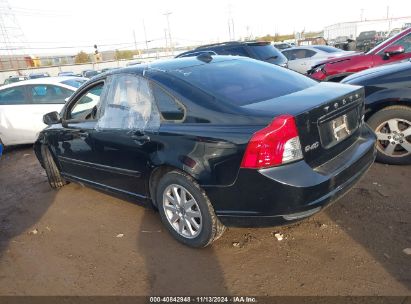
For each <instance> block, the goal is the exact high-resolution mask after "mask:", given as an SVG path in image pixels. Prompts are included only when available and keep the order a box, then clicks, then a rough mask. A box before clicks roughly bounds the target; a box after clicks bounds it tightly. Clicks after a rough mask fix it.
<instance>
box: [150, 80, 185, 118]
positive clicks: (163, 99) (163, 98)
mask: <svg viewBox="0 0 411 304" xmlns="http://www.w3.org/2000/svg"><path fill="white" fill-rule="evenodd" d="M152 90H153V95H154V100H155V101H156V104H157V108H158V110H159V111H160V114H161V117H162V118H163V119H164V120H170V121H177V120H182V119H183V118H184V109H183V107H182V106H181V105H180V103H179V102H178V101H177V100H176V99H175V98H174V97H172V96H171V95H169V94H168V93H166V92H165V91H164V90H163V89H162V88H160V86H158V85H157V84H155V83H153V84H152Z"/></svg>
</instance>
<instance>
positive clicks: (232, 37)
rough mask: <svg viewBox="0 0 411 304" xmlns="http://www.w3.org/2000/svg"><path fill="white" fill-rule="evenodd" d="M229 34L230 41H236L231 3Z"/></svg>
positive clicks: (229, 8)
mask: <svg viewBox="0 0 411 304" xmlns="http://www.w3.org/2000/svg"><path fill="white" fill-rule="evenodd" d="M228 34H229V37H230V40H235V30H234V19H233V17H232V14H231V3H230V4H229V5H228Z"/></svg>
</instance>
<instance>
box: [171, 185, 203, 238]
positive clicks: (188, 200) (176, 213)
mask: <svg viewBox="0 0 411 304" xmlns="http://www.w3.org/2000/svg"><path fill="white" fill-rule="evenodd" d="M163 208H164V213H165V215H166V218H167V220H168V222H169V223H170V225H171V226H172V227H173V229H174V230H175V231H176V232H177V233H178V234H179V235H181V236H182V237H185V238H189V239H193V238H195V237H196V236H198V235H199V233H200V232H201V229H202V217H201V211H200V208H199V206H198V204H197V201H196V200H195V198H194V197H193V195H192V194H191V193H190V192H189V191H188V190H187V189H186V188H184V187H183V186H181V185H176V184H172V185H169V186H168V187H167V188H166V189H165V190H164V192H163Z"/></svg>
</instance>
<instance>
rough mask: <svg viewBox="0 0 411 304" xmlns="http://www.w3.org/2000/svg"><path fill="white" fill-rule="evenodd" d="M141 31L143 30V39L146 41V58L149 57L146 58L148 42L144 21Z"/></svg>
mask: <svg viewBox="0 0 411 304" xmlns="http://www.w3.org/2000/svg"><path fill="white" fill-rule="evenodd" d="M143 30H144V39H145V41H146V54H147V57H149V56H148V41H147V32H146V24H145V22H144V19H143Z"/></svg>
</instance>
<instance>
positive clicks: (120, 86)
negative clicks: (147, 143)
mask: <svg viewBox="0 0 411 304" xmlns="http://www.w3.org/2000/svg"><path fill="white" fill-rule="evenodd" d="M109 81H110V85H109V88H108V93H107V95H106V98H105V99H104V102H103V104H102V108H101V118H100V119H99V121H98V123H97V126H96V128H97V129H100V130H103V129H127V130H156V129H158V128H159V127H160V114H159V113H158V110H157V108H156V106H155V104H154V98H153V94H152V92H151V89H150V85H149V82H148V80H146V79H145V78H143V77H140V76H136V75H131V74H116V75H112V76H110V80H109Z"/></svg>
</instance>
